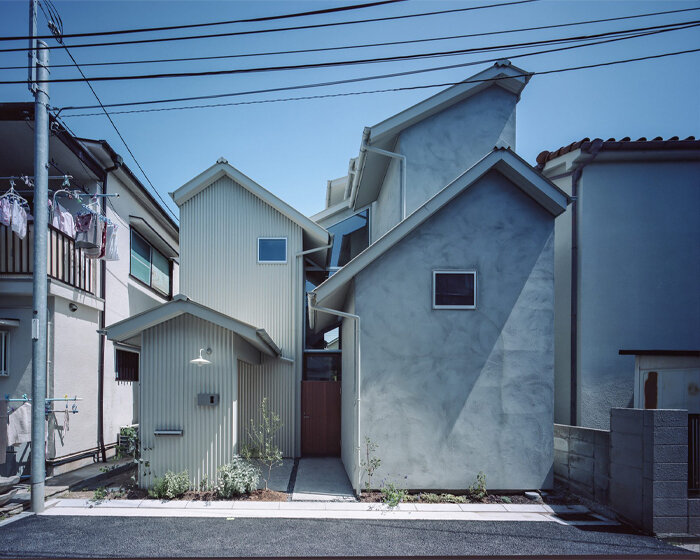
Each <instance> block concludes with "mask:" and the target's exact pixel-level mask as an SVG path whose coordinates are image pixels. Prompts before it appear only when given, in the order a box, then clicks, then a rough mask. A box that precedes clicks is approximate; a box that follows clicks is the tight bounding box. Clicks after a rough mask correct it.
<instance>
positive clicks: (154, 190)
mask: <svg viewBox="0 0 700 560" xmlns="http://www.w3.org/2000/svg"><path fill="white" fill-rule="evenodd" d="M43 1H44V0H40V1H39V4H40V5H41V3H42V2H43ZM49 1H50V0H49ZM54 9H55V8H54ZM42 11H43V10H42ZM44 15H45V16H46V12H44ZM49 22H50V23H52V20H51V19H49ZM54 28H56V27H55V24H54ZM62 46H63V48H64V49H65V50H66V54H67V55H68V56H69V57H70V59H71V60H72V61H73V64H75V67H76V68H77V69H78V72H80V75H81V76H82V77H83V79H84V81H85V83H86V84H87V85H88V87H89V88H90V91H91V92H92V94H93V95H94V96H95V99H97V102H98V103H99V104H100V107H101V108H102V111H103V112H104V114H105V116H106V117H107V119H108V120H109V122H110V124H111V125H112V128H114V131H115V132H116V133H117V136H119V139H120V140H121V141H122V144H124V147H125V148H126V150H127V151H128V152H129V155H130V156H131V158H132V159H133V160H134V163H135V164H136V166H137V167H138V168H139V169H140V170H141V173H142V174H143V176H144V178H145V179H146V181H148V184H149V185H150V186H151V189H153V192H154V193H155V194H156V196H157V197H158V198H159V199H160V201H161V203H162V204H163V207H164V208H165V209H166V210H167V211H168V212H169V213H170V214H171V215H172V217H173V219H174V220H175V221H176V222H178V223H179V219H178V217H177V216H176V215H175V213H174V212H173V211H172V210H171V209H170V207H168V205H167V204H166V202H165V200H163V197H162V196H161V195H160V193H159V192H158V190H157V189H156V188H155V186H154V185H153V183H152V182H151V179H150V178H149V177H148V174H147V173H146V171H144V169H143V167H141V164H140V163H139V160H138V159H136V156H135V155H134V152H132V151H131V148H130V147H129V144H127V142H126V140H125V139H124V136H123V135H122V133H121V132H120V131H119V129H118V128H117V125H116V124H115V123H114V120H113V119H112V117H111V115H110V114H109V113H108V112H107V109H105V107H104V105H103V104H102V100H101V99H100V97H99V96H98V95H97V92H96V91H95V88H93V87H92V84H91V83H90V81H89V80H88V79H87V77H86V76H85V74H84V73H83V70H82V68H80V65H79V64H78V62H77V61H76V60H75V58H73V55H72V54H71V52H70V50H69V49H68V46H67V45H65V44H62Z"/></svg>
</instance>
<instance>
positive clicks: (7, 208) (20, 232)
mask: <svg viewBox="0 0 700 560" xmlns="http://www.w3.org/2000/svg"><path fill="white" fill-rule="evenodd" d="M27 209H29V203H28V202H27V199H25V198H24V197H22V196H20V195H19V193H18V192H17V191H16V190H15V184H14V181H10V189H9V190H8V191H7V192H6V193H4V194H3V195H0V223H2V224H3V225H5V226H7V227H9V228H11V229H12V231H13V232H14V233H15V234H16V235H17V236H18V237H19V238H20V239H24V238H25V237H26V236H27V219H28V215H27Z"/></svg>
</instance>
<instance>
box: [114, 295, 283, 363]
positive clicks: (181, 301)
mask: <svg viewBox="0 0 700 560" xmlns="http://www.w3.org/2000/svg"><path fill="white" fill-rule="evenodd" d="M185 313H187V314H188V315H192V316H194V317H198V318H200V319H203V320H205V321H209V322H210V323H213V324H215V325H218V326H220V327H222V328H224V329H227V330H229V331H231V332H233V333H235V334H237V335H238V336H240V337H241V338H242V339H243V340H245V341H246V342H247V343H248V344H250V345H251V346H252V347H253V348H255V349H256V350H257V351H259V352H262V353H263V354H266V355H267V356H273V357H278V356H280V355H281V354H282V351H281V350H280V349H279V347H278V346H277V345H276V344H275V343H274V341H273V340H272V339H271V338H270V335H268V334H267V332H266V331H265V329H259V328H256V327H254V326H252V325H249V324H248V323H244V322H243V321H239V320H238V319H234V318H233V317H229V316H228V315H224V314H223V313H219V312H218V311H215V310H214V309H211V308H209V307H206V306H204V305H201V304H199V303H197V302H195V301H192V300H191V299H189V298H188V297H187V296H185V295H183V294H178V295H176V296H175V297H174V298H173V299H172V301H169V302H167V303H164V304H162V305H158V306H156V307H154V308H152V309H148V310H147V311H143V312H142V313H139V314H137V315H134V316H133V317H129V318H128V319H124V320H123V321H119V322H118V323H114V324H112V325H110V326H109V327H107V328H106V329H105V332H106V334H107V338H108V339H109V340H114V341H115V342H125V341H127V340H129V339H130V338H133V337H134V336H137V335H138V334H140V333H141V332H142V331H145V330H146V329H150V328H151V327H154V326H156V325H159V324H160V323H163V322H165V321H169V320H170V319H174V318H175V317H179V316H180V315H183V314H185Z"/></svg>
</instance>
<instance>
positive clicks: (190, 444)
mask: <svg viewBox="0 0 700 560" xmlns="http://www.w3.org/2000/svg"><path fill="white" fill-rule="evenodd" d="M241 344H245V343H244V342H242V341H241V340H240V338H238V337H237V336H236V335H234V334H233V333H231V332H230V331H227V330H225V329H222V328H221V327H218V326H216V325H213V324H211V323H209V322H207V321H203V320H201V319H198V318H196V317H192V316H191V315H181V316H180V317H177V318H175V319H171V320H170V321H166V322H164V323H161V324H160V325H157V326H155V327H153V328H151V329H148V330H146V331H144V332H143V334H142V349H141V372H140V382H141V395H142V398H141V403H140V418H141V425H140V430H141V445H142V449H143V458H144V459H145V460H146V461H149V462H150V467H141V473H140V475H141V476H140V477H139V484H140V486H141V487H144V488H148V487H151V486H152V485H153V481H154V477H156V476H162V475H163V474H164V473H165V472H166V471H168V470H172V471H174V472H180V471H183V470H185V469H187V471H188V472H189V476H190V480H191V481H192V483H193V484H194V485H199V483H200V482H201V481H202V480H203V478H204V477H205V476H206V477H207V478H208V479H209V481H215V480H216V470H217V467H218V466H219V465H222V464H225V463H227V462H229V461H230V460H231V458H232V457H233V456H234V454H235V453H236V452H237V451H238V449H237V443H238V442H237V429H236V419H237V416H238V379H237V377H238V373H237V364H238V359H237V356H238V355H239V352H240V345H241ZM207 347H210V348H211V349H212V354H211V356H209V359H210V360H211V362H212V364H211V365H208V366H204V367H201V368H199V367H197V366H194V365H192V364H190V360H191V359H193V358H195V357H196V356H198V355H199V349H200V348H207ZM199 393H216V394H218V395H219V399H220V400H219V404H218V405H217V406H199V405H198V404H197V395H198V394H199ZM157 429H166V430H167V429H170V430H180V429H181V430H183V435H182V436H155V435H154V431H155V430H157Z"/></svg>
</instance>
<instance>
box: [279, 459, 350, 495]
mask: <svg viewBox="0 0 700 560" xmlns="http://www.w3.org/2000/svg"><path fill="white" fill-rule="evenodd" d="M292 501H293V502H319V501H322V502H345V501H349V502H354V501H355V493H354V492H353V490H352V486H350V481H349V480H348V475H347V474H346V473H345V467H343V463H341V461H340V459H339V458H337V457H303V458H301V459H299V467H298V470H297V478H296V482H295V484H294V492H293V494H292Z"/></svg>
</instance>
